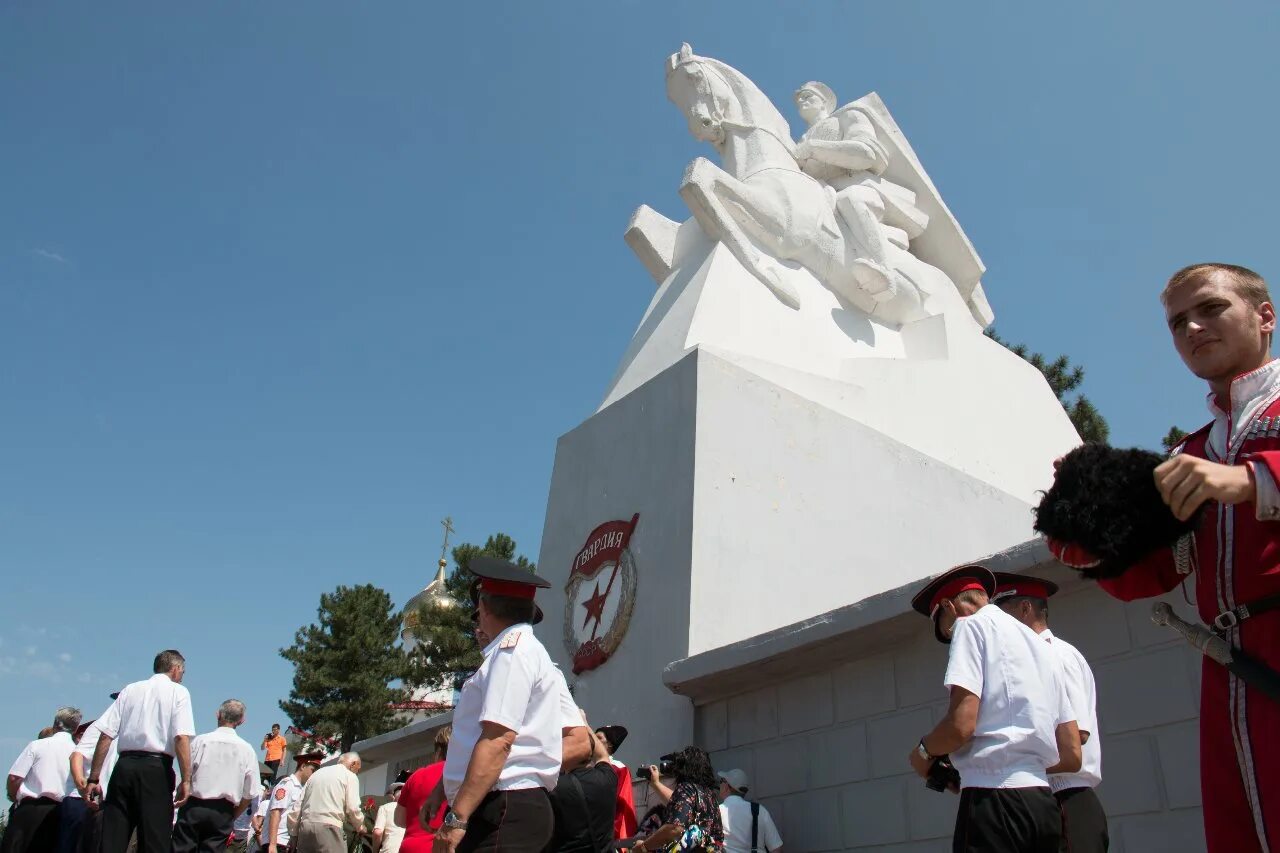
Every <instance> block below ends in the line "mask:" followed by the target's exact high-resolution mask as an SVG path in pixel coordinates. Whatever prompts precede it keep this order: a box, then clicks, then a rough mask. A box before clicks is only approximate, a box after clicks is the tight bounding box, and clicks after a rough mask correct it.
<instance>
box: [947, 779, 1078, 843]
mask: <svg viewBox="0 0 1280 853" xmlns="http://www.w3.org/2000/svg"><path fill="white" fill-rule="evenodd" d="M1061 837H1062V815H1061V813H1060V812H1059V811H1058V801H1057V800H1055V799H1054V798H1053V792H1052V791H1050V790H1049V789H1048V788H965V789H964V790H962V791H961V792H960V809H959V811H958V812H957V813H956V833H955V835H954V836H953V837H952V840H951V851H952V853H1058V843H1059V841H1060V839H1061Z"/></svg>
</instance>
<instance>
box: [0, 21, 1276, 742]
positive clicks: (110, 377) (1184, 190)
mask: <svg viewBox="0 0 1280 853" xmlns="http://www.w3.org/2000/svg"><path fill="white" fill-rule="evenodd" d="M1278 24H1280V12H1277V10H1276V9H1275V8H1274V7H1272V6H1269V5H1266V4H1234V3H1226V4H1219V5H1216V6H1214V8H1213V12H1212V13H1207V12H1206V7H1205V6H1204V5H1203V4H1193V3H1160V4H1155V3H1149V4H1142V3H1134V4H1113V3H1074V4H1052V5H1050V4H1017V3H1007V4H989V5H978V6H976V7H975V5H973V4H942V3H936V4H923V3H892V4H872V3H857V4H854V3H848V4H835V3H807V4H771V3H770V4H762V3H745V2H735V3H732V4H730V3H724V2H720V3H696V4H695V3H675V2H672V3H657V2H623V3H597V4H591V3H573V4H568V3H565V4H557V3H537V4H534V3H509V4H492V3H469V4H464V3H451V4H435V3H407V2H406V3H393V2H384V3H378V4H350V3H337V2H332V3H331V2H309V3H305V4H304V3H297V2H276V3H265V4H264V3H245V2H241V3H219V4H189V3H188V4H136V3H128V2H119V3H113V4H111V8H110V12H109V14H108V13H107V11H105V7H103V6H102V5H101V4H92V3H87V2H83V3H74V2H69V3H59V4H50V3H8V4H4V5H3V6H0V115H3V116H4V124H5V129H4V131H3V132H0V573H2V574H3V577H4V591H3V593H2V594H0V692H3V695H4V696H5V698H6V701H5V702H4V703H3V705H0V764H3V765H5V766H7V764H8V762H9V761H11V760H12V758H13V757H14V756H15V755H16V753H17V751H18V750H19V749H20V748H21V745H22V743H24V742H25V741H26V740H27V739H29V738H30V737H32V736H34V734H35V732H36V730H37V729H39V728H40V727H41V726H42V725H46V724H47V722H48V720H49V719H50V718H51V716H52V712H53V710H54V708H55V707H56V706H58V705H59V704H63V703H70V704H75V705H79V706H81V707H83V708H84V709H85V711H86V714H87V715H88V716H94V715H96V714H97V713H99V712H100V711H101V710H102V709H103V708H104V707H105V704H106V701H107V699H106V694H107V693H108V692H109V690H111V689H114V688H116V687H117V686H118V685H120V684H121V683H123V682H125V681H128V680H133V679H136V678H141V677H145V675H146V674H147V673H148V667H149V664H150V660H151V657H152V655H153V654H154V653H155V652H156V651H157V650H159V649H161V648H165V647H168V646H175V647H177V648H180V649H182V650H183V651H184V653H186V655H187V657H188V665H189V670H188V678H187V683H188V686H189V687H190V688H191V690H192V693H193V697H194V700H195V703H196V708H197V720H198V721H199V723H200V725H201V727H204V726H206V725H210V726H211V725H212V718H213V711H214V708H215V706H216V704H217V703H218V702H219V701H221V700H222V699H224V698H227V697H228V696H237V697H240V698H243V699H244V700H245V701H246V702H247V703H248V707H249V715H248V725H247V729H246V732H247V734H248V736H250V737H251V738H255V739H256V737H257V736H258V735H259V734H260V733H261V732H262V731H263V730H265V729H266V728H267V726H268V725H269V724H270V723H271V722H272V721H274V720H278V719H282V714H281V713H280V712H279V711H278V710H277V709H276V705H275V703H276V701H277V700H278V699H279V698H281V697H282V696H283V695H284V694H285V693H286V692H287V690H288V683H289V678H290V668H289V666H288V665H287V664H286V662H284V661H283V660H281V659H280V658H279V657H278V656H277V654H276V652H277V649H278V648H280V647H281V646H284V645H287V644H288V643H289V642H291V639H292V633H293V630H294V629H295V628H296V627H297V626H299V625H302V624H304V623H306V622H308V621H310V620H311V619H312V618H314V613H315V606H316V603H317V601H318V597H319V594H320V593H321V592H322V591H326V590H330V589H332V588H333V587H334V586H335V585H337V584H339V583H356V582H366V581H368V582H373V583H377V584H379V585H381V586H383V587H385V588H386V589H388V590H389V591H390V592H391V593H392V595H393V596H395V597H396V599H397V600H399V601H403V600H404V599H405V598H407V597H408V596H409V595H411V594H412V593H413V592H415V591H416V590H417V589H418V588H420V587H421V585H422V584H423V583H425V582H426V581H427V580H428V579H429V578H430V574H431V571H432V567H433V562H434V560H435V558H436V556H437V552H438V548H439V536H440V528H439V524H438V521H439V519H441V518H443V517H444V516H445V515H451V516H452V517H453V518H454V519H455V522H456V524H457V527H458V529H459V533H460V536H461V538H462V539H466V540H480V539H483V537H484V536H485V535H486V534H487V533H490V532H493V531H496V530H503V531H506V532H508V533H510V534H511V535H513V536H514V537H515V538H516V539H517V541H518V542H519V543H520V546H521V550H522V551H523V552H524V553H527V554H529V555H530V556H531V557H536V555H537V547H538V539H539V536H540V529H541V525H542V518H543V509H544V501H545V498H546V492H547V486H548V483H549V477H550V471H551V463H552V457H553V453H554V448H555V440H556V438H557V436H559V435H560V434H562V433H563V432H565V431H567V430H568V429H570V428H572V427H573V426H575V425H576V424H577V423H578V422H579V421H581V420H582V419H583V418H585V417H586V416H587V415H589V414H590V413H591V412H592V411H593V409H594V407H595V406H596V405H597V404H598V402H599V400H600V398H601V395H602V394H603V392H604V390H605V386H606V383H607V381H608V379H609V377H610V376H611V375H612V373H613V371H614V369H615V367H616V365H617V362H618V359H619V357H620V356H621V354H622V352H623V349H624V348H625V346H626V344H627V342H628V340H629V337H630V335H631V332H632V331H633V329H634V327H635V325H636V323H637V322H638V320H639V318H640V315H641V313H642V311H643V310H644V307H645V306H646V305H647V303H648V300H649V297H650V295H651V294H652V283H651V282H650V280H649V278H648V276H647V274H646V273H645V272H644V270H643V269H642V268H641V267H640V265H639V263H638V262H636V260H635V259H634V258H633V257H632V256H631V254H630V252H629V251H628V250H627V249H626V247H625V245H624V244H623V242H622V230H623V227H624V225H625V223H626V220H627V217H628V216H629V214H630V212H631V210H632V209H633V208H634V207H635V206H636V205H638V204H640V203H642V202H647V203H649V204H652V205H653V206H655V207H657V208H658V209H659V210H661V211H663V212H665V213H667V214H668V215H671V216H673V217H675V218H683V217H684V216H685V212H684V209H683V207H682V205H681V203H680V202H679V199H678V197H677V196H676V188H677V186H678V184H679V180H680V177H681V174H682V172H683V169H684V166H685V164H686V163H687V162H688V161H689V160H690V159H692V158H693V157H694V156H697V155H699V154H708V153H709V151H705V150H703V149H701V148H700V147H699V146H698V145H697V143H696V142H695V141H694V140H692V139H691V138H690V137H689V136H688V134H687V132H686V130H685V127H684V124H683V122H682V120H681V118H680V116H679V115H678V114H677V113H676V111H675V109H674V108H673V107H672V106H671V105H670V104H669V103H668V102H667V101H666V98H665V94H664V89H663V77H662V71H663V61H664V59H665V57H666V56H667V55H668V54H669V53H671V52H673V51H674V50H676V48H678V47H679V45H680V42H681V41H682V40H688V41H690V42H691V43H692V44H693V46H694V48H695V49H696V50H697V51H698V52H699V53H703V54H707V55H712V56H716V57H718V58H721V59H723V60H725V61H727V62H729V63H730V64H732V65H735V66H736V67H738V68H740V69H741V70H743V71H744V72H746V73H747V74H748V75H749V76H751V77H752V78H753V79H754V80H755V81H756V82H757V83H759V84H760V85H761V87H762V88H763V89H764V90H765V91H766V92H767V93H769V94H770V95H771V96H773V97H774V99H775V101H776V102H778V103H779V105H780V106H782V108H783V110H784V112H785V113H787V114H788V115H789V116H791V117H792V119H793V123H795V124H798V120H796V119H795V118H794V116H793V112H792V110H791V108H790V106H789V95H790V92H791V91H792V90H793V89H794V88H795V87H796V86H797V85H798V84H799V83H802V82H803V81H805V80H808V79H811V78H817V79H820V80H824V81H826V82H828V83H829V84H831V85H832V86H833V87H834V88H835V89H836V91H837V92H838V93H839V94H840V95H841V98H842V100H852V99H854V98H856V97H858V96H860V95H862V94H864V93H866V92H868V91H871V90H873V89H874V90H877V91H878V92H880V94H881V96H882V97H883V98H884V99H885V101H886V102H887V103H888V105H889V108H890V109H891V110H892V112H893V113H894V116H895V117H896V119H897V121H898V123H899V124H900V125H901V126H902V128H903V129H904V130H905V132H906V133H907V135H908V137H909V138H910V140H911V142H912V144H913V146H914V147H915V149H916V151H917V153H918V154H919V155H920V157H921V159H922V160H923V162H924V164H925V166H926V168H927V169H928V170H929V172H930V174H931V175H932V177H933V179H934V181H935V183H936V184H937V185H938V187H939V188H940V190H941V192H942V194H943V196H944V198H946V200H947V202H948V203H949V205H950V206H951V208H952V210H953V211H954V212H955V214H956V215H957V217H958V218H959V220H960V222H961V223H962V225H963V226H964V228H965V229H966V231H967V233H968V234H969V236H970V237H971V239H972V240H973V242H974V243H975V244H976V246H977V248H978V250H979V252H980V253H981V255H982V256H983V258H984V260H985V262H986V264H987V267H988V269H989V272H988V274H987V276H986V279H985V284H986V289H987V293H988V295H989V297H990V300H991V302H992V304H993V306H994V308H995V310H996V312H997V315H998V321H997V328H998V329H999V330H1000V332H1001V333H1002V334H1003V335H1004V336H1005V337H1007V338H1010V339H1012V340H1018V341H1026V342H1028V343H1030V344H1031V345H1032V346H1033V347H1034V348H1036V349H1041V350H1043V351H1045V352H1048V353H1050V354H1056V353H1059V352H1066V353H1068V354H1070V355H1071V356H1072V357H1073V358H1074V359H1075V360H1077V361H1078V362H1079V363H1081V364H1083V365H1084V366H1085V367H1086V368H1087V370H1088V378H1087V382H1086V391H1087V392H1088V394H1089V395H1090V397H1091V398H1092V399H1093V400H1094V402H1095V403H1096V404H1097V405H1098V406H1099V408H1100V409H1101V410H1102V412H1103V413H1104V414H1105V415H1106V417H1107V418H1108V419H1109V420H1110V422H1111V425H1112V430H1113V432H1112V435H1113V440H1114V441H1115V442H1116V443H1118V444H1145V445H1155V444H1156V443H1157V442H1158V439H1159V438H1160V436H1161V435H1163V434H1164V432H1165V430H1166V429H1167V428H1168V426H1169V425H1170V424H1174V423H1177V424H1180V425H1182V426H1184V427H1194V426H1196V425H1198V424H1199V423H1200V422H1202V420H1203V419H1204V415H1203V403H1202V391H1201V389H1200V387H1199V385H1198V384H1197V383H1196V382H1195V381H1194V380H1192V379H1191V378H1189V377H1188V376H1187V375H1186V374H1185V373H1184V372H1183V370H1182V368H1181V366H1180V365H1179V363H1178V362H1177V360H1176V357H1175V356H1174V354H1173V352H1172V349H1171V347H1170V346H1169V344H1168V342H1167V340H1166V334H1165V332H1164V329H1163V324H1162V317H1161V315H1160V311H1159V308H1158V304H1157V302H1156V298H1155V294H1156V293H1157V292H1158V289H1159V287H1160V286H1161V284H1162V282H1163V280H1164V278H1165V277H1166V276H1167V275H1168V274H1169V273H1170V272H1171V271H1172V270H1173V269H1175V268H1177V267H1179V266H1181V265H1183V264H1186V263H1190V262H1194V261H1200V260H1206V259H1220V260H1229V261H1234V262H1238V263H1244V264H1247V265H1249V266H1252V267H1254V268H1256V269H1258V270H1259V271H1260V272H1262V273H1263V274H1264V275H1268V276H1270V277H1272V278H1276V277H1280V247H1278V246H1277V241H1276V239H1275V237H1274V234H1273V233H1272V231H1273V223H1274V214H1273V211H1272V200H1273V199H1274V198H1276V197H1278V196H1280V192H1278V190H1280V186H1277V183H1278V180H1280V170H1278V169H1277V167H1276V165H1275V159H1274V157H1275V155H1274V152H1275V144H1274V136H1275V133H1276V130H1277V118H1276V110H1275V84H1276V77H1277V65H1276V60H1275V52H1274V45H1275V43H1276V40H1277V35H1278V33H1277V29H1278Z"/></svg>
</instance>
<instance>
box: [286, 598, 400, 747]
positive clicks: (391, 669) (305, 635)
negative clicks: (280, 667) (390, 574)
mask: <svg viewBox="0 0 1280 853" xmlns="http://www.w3.org/2000/svg"><path fill="white" fill-rule="evenodd" d="M317 616H318V618H319V624H312V625H307V626H306V627H303V628H300V629H299V630H298V632H297V633H296V634H295V635H294V644H293V645H292V646H290V647H289V648H287V649H281V650H280V656H281V657H283V658H284V659H285V660H287V661H289V662H291V663H292V664H293V666H294V669H293V689H292V690H290V691H289V698H288V700H286V701H282V702H281V703H280V708H281V710H283V711H284V712H285V713H286V714H288V715H289V718H290V719H291V720H293V722H294V724H295V725H296V726H298V727H300V728H303V729H306V730H308V731H310V732H312V733H314V734H315V735H317V736H319V737H326V738H336V739H337V740H338V742H339V743H340V744H341V748H342V749H343V751H346V750H349V749H350V748H351V744H353V743H355V742H356V741H358V740H363V739H365V738H369V737H373V736H374V735H380V734H382V733H383V732H389V731H391V730H392V729H394V728H396V727H398V726H399V725H401V724H402V720H401V719H400V718H399V717H397V715H396V713H395V711H393V710H391V709H390V708H389V707H388V705H389V703H392V702H403V701H404V700H405V699H406V698H407V695H408V691H407V690H405V689H404V688H402V687H394V686H392V685H393V683H395V682H397V681H398V680H400V679H402V678H404V676H405V675H406V674H407V672H408V670H409V660H408V655H407V654H406V652H405V651H404V649H402V648H401V647H400V645H399V643H398V640H399V639H400V616H399V614H397V613H396V611H395V607H394V605H393V604H392V602H391V596H389V595H387V593H386V592H384V591H383V590H381V589H379V588H378V587H376V586H373V585H372V584H364V585H361V586H339V587H338V588H337V589H335V590H334V591H333V592H330V593H325V594H323V595H321V596H320V607H319V609H318V610H317Z"/></svg>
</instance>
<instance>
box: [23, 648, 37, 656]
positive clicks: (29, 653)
mask: <svg viewBox="0 0 1280 853" xmlns="http://www.w3.org/2000/svg"><path fill="white" fill-rule="evenodd" d="M23 651H25V652H26V653H27V657H29V658H30V657H35V654H36V647H35V646H27V647H26V648H25V649H23Z"/></svg>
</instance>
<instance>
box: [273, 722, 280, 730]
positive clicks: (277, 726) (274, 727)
mask: <svg viewBox="0 0 1280 853" xmlns="http://www.w3.org/2000/svg"><path fill="white" fill-rule="evenodd" d="M271 728H273V729H278V728H280V724H279V723H272V724H271Z"/></svg>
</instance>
